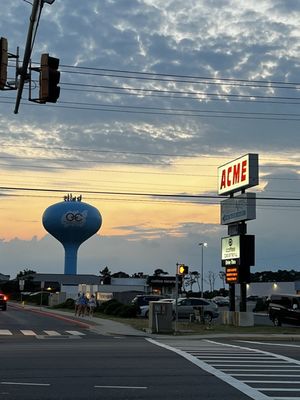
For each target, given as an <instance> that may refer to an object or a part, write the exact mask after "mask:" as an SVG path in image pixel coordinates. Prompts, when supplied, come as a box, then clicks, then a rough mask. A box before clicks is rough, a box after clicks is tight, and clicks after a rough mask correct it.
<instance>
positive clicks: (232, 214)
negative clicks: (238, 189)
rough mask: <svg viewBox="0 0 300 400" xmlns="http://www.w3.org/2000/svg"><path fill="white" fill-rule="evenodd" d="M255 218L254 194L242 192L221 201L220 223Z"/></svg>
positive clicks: (225, 223)
mask: <svg viewBox="0 0 300 400" xmlns="http://www.w3.org/2000/svg"><path fill="white" fill-rule="evenodd" d="M255 218H256V194H255V193H243V194H241V195H239V196H235V197H230V198H229V199H226V200H223V201H222V202H221V224H222V225H229V224H232V223H234V222H240V221H249V220H251V219H255Z"/></svg>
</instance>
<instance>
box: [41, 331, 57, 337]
mask: <svg viewBox="0 0 300 400" xmlns="http://www.w3.org/2000/svg"><path fill="white" fill-rule="evenodd" d="M43 332H45V333H46V335H48V336H61V333H59V332H57V331H43Z"/></svg>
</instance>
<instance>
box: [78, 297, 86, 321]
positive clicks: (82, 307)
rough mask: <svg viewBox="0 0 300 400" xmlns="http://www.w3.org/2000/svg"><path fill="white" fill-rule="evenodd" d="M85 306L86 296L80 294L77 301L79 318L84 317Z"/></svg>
mask: <svg viewBox="0 0 300 400" xmlns="http://www.w3.org/2000/svg"><path fill="white" fill-rule="evenodd" d="M87 304H88V299H87V297H86V295H85V294H84V293H82V295H81V296H80V299H79V311H78V315H79V317H84V316H85V315H86V314H87Z"/></svg>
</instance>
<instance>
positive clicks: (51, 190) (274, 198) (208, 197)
mask: <svg viewBox="0 0 300 400" xmlns="http://www.w3.org/2000/svg"><path fill="white" fill-rule="evenodd" d="M0 190H12V191H29V192H55V193H66V192H78V190H72V189H69V190H68V189H51V188H32V187H18V186H15V187H13V186H0ZM80 193H82V194H101V195H117V196H142V197H158V198H168V199H170V198H174V199H176V198H179V199H180V198H183V199H187V198H189V199H227V198H228V197H227V196H217V195H194V194H178V193H173V194H165V193H150V192H144V193H142V192H118V191H101V190H80ZM256 200H268V201H279V202H282V201H288V202H290V201H297V202H298V201H300V198H295V197H256Z"/></svg>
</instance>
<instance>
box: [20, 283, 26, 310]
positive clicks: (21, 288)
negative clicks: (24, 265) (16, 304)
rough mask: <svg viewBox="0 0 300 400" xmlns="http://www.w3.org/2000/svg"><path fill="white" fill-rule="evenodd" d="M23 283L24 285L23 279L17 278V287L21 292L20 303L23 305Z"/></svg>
mask: <svg viewBox="0 0 300 400" xmlns="http://www.w3.org/2000/svg"><path fill="white" fill-rule="evenodd" d="M24 285H25V280H24V279H19V289H20V292H21V304H22V305H23V306H24V304H23V298H22V297H23V294H22V292H23V290H24Z"/></svg>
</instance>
